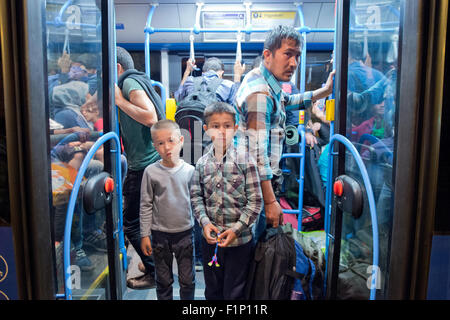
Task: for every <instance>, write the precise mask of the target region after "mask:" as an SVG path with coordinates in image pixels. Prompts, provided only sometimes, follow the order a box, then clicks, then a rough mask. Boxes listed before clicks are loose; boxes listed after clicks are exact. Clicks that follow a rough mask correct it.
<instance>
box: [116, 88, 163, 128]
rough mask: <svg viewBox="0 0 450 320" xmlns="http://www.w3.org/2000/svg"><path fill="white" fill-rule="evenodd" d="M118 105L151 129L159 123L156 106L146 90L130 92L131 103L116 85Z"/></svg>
mask: <svg viewBox="0 0 450 320" xmlns="http://www.w3.org/2000/svg"><path fill="white" fill-rule="evenodd" d="M115 100H116V105H117V106H118V107H119V108H120V109H121V110H122V111H123V112H125V113H126V114H127V115H129V116H130V117H131V118H133V119H134V120H136V121H137V122H139V123H141V124H143V125H145V126H148V127H151V126H152V125H154V124H155V123H156V122H157V121H158V116H157V114H156V110H155V106H154V105H153V103H152V101H151V100H150V99H149V97H148V96H147V94H146V93H145V91H144V90H133V91H131V92H130V101H128V100H127V99H125V98H124V96H123V94H122V91H121V90H120V88H119V87H118V86H117V85H116V88H115Z"/></svg>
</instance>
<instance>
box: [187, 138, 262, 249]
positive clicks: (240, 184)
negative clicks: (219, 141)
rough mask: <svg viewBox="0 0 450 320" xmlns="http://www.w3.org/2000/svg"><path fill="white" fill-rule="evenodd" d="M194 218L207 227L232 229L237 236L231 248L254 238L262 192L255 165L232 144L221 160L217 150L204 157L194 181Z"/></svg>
mask: <svg viewBox="0 0 450 320" xmlns="http://www.w3.org/2000/svg"><path fill="white" fill-rule="evenodd" d="M191 203H192V210H193V213H194V216H195V217H196V219H197V220H198V222H199V224H200V225H201V226H202V227H204V226H205V225H207V224H209V223H212V224H214V225H215V226H216V227H217V228H218V229H219V231H220V232H222V231H224V230H226V229H230V228H231V229H232V230H233V231H234V233H235V234H236V236H237V239H236V240H235V241H233V242H232V243H231V244H230V246H233V247H234V246H239V245H242V244H245V243H247V242H249V241H250V240H251V239H252V234H251V231H250V225H251V224H252V223H253V222H254V221H255V220H256V218H257V216H258V214H259V213H260V212H261V210H262V192H261V187H260V181H259V175H258V169H257V167H256V163H255V161H254V160H253V159H252V158H249V157H248V154H238V153H237V150H236V149H235V148H234V146H233V145H230V146H229V147H228V149H227V152H226V154H225V156H224V158H223V160H222V161H218V160H217V159H216V157H215V156H214V148H213V147H211V148H210V149H209V151H208V152H207V153H206V154H205V155H203V157H201V158H200V159H199V160H198V162H197V165H196V167H195V172H194V175H193V178H192V181H191Z"/></svg>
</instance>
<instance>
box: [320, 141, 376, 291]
mask: <svg viewBox="0 0 450 320" xmlns="http://www.w3.org/2000/svg"><path fill="white" fill-rule="evenodd" d="M334 142H340V143H342V144H343V145H344V146H345V147H346V148H347V150H349V151H350V152H351V154H352V156H353V158H354V159H355V161H356V164H357V165H358V168H359V170H360V172H361V176H362V178H363V182H364V187H365V189H366V193H367V198H368V200H369V209H370V218H371V222H372V241H373V243H372V249H373V256H372V276H371V284H370V300H375V298H376V283H377V280H378V277H379V275H378V270H379V266H378V261H379V239H378V220H377V211H376V205H375V198H374V196H373V190H372V185H371V183H370V178H369V175H368V173H367V170H366V166H365V165H364V162H363V161H362V159H361V156H360V155H359V153H358V151H357V150H356V148H355V146H354V145H353V144H352V143H351V142H350V140H348V139H347V138H346V137H344V136H342V135H340V134H334V135H333V136H332V137H331V138H330V149H329V150H330V152H329V154H328V168H329V170H328V176H327V193H326V195H327V196H326V199H327V202H326V203H327V207H326V208H325V210H326V213H325V216H326V217H328V216H330V215H331V205H329V204H330V203H331V189H332V188H331V177H332V174H331V172H330V167H331V163H332V162H333V161H332V156H333V143H334ZM327 227H328V228H329V224H328V225H327ZM325 232H326V235H327V239H326V240H327V241H326V247H325V256H328V247H329V236H328V235H329V230H325ZM327 268H328V261H327Z"/></svg>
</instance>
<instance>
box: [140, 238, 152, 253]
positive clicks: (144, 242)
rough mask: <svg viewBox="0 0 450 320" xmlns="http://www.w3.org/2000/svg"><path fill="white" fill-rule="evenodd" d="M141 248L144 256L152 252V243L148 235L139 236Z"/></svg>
mask: <svg viewBox="0 0 450 320" xmlns="http://www.w3.org/2000/svg"><path fill="white" fill-rule="evenodd" d="M141 250H142V252H143V253H144V255H146V256H150V255H151V254H152V251H153V249H152V243H151V242H150V237H143V238H141Z"/></svg>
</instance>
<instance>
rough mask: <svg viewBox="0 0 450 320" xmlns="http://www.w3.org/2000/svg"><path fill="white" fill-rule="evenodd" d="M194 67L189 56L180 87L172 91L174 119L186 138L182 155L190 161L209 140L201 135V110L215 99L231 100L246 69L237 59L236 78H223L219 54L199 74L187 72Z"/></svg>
mask: <svg viewBox="0 0 450 320" xmlns="http://www.w3.org/2000/svg"><path fill="white" fill-rule="evenodd" d="M194 67H195V66H194V64H193V62H192V61H191V60H188V61H187V66H186V71H185V73H184V76H183V79H182V81H181V83H180V87H179V88H178V90H177V91H176V92H175V94H174V96H175V99H176V101H177V111H176V113H175V122H177V123H178V125H179V126H180V129H181V132H182V134H183V136H184V139H185V147H184V149H183V159H184V160H185V161H186V162H188V163H190V164H191V165H195V164H196V162H197V160H198V159H199V158H200V157H201V156H202V151H203V150H204V149H205V147H206V146H207V145H208V144H209V141H208V140H204V139H203V137H204V131H203V129H202V126H203V111H204V110H205V108H206V107H207V106H208V105H210V104H211V103H213V102H217V101H219V102H226V103H229V104H233V101H234V97H235V95H236V92H237V90H238V88H239V85H240V83H239V82H240V79H241V76H242V74H243V73H244V71H245V65H241V64H240V62H239V61H236V64H235V66H234V71H235V74H234V80H235V82H232V81H230V80H226V79H223V78H222V77H223V73H224V65H223V63H222V61H221V60H220V59H219V58H216V57H211V58H208V59H206V61H205V63H204V64H203V69H202V71H203V73H202V75H201V76H199V77H192V76H189V74H190V72H191V71H192V70H193V68H194Z"/></svg>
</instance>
